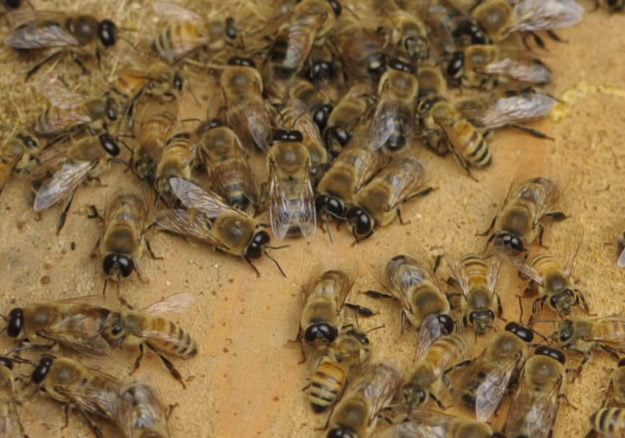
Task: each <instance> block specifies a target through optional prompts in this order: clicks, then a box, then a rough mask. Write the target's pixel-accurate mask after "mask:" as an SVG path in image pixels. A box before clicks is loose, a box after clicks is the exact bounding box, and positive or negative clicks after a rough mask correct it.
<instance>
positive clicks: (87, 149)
mask: <svg viewBox="0 0 625 438" xmlns="http://www.w3.org/2000/svg"><path fill="white" fill-rule="evenodd" d="M119 153H120V150H119V146H117V143H116V142H115V140H114V139H113V137H112V136H110V135H109V134H100V135H98V136H97V137H96V136H94V135H91V134H87V133H84V134H83V135H82V136H80V137H77V138H76V139H75V141H72V143H71V144H70V145H69V146H68V147H67V149H66V150H65V152H64V153H63V155H64V156H63V157H62V158H61V160H60V161H58V162H56V163H55V164H54V165H52V171H53V172H54V173H53V175H52V178H51V179H49V180H48V181H46V182H43V183H42V185H41V187H40V188H39V190H38V191H37V194H36V195H35V202H34V205H33V209H34V210H35V211H36V212H40V211H43V210H46V209H48V208H50V207H52V206H53V205H55V204H56V203H58V202H59V201H61V200H63V199H65V198H67V197H69V201H68V202H67V204H66V205H65V208H64V209H63V212H62V213H61V217H60V220H59V224H58V228H57V233H58V232H59V231H61V228H63V225H64V224H65V219H66V217H67V212H68V211H69V208H70V207H71V204H72V200H73V198H74V193H75V191H76V189H77V188H78V187H79V186H80V185H81V184H82V183H83V182H84V181H85V180H86V179H88V178H90V179H97V177H98V176H99V175H101V174H103V173H104V172H105V171H106V170H108V168H109V167H110V166H109V164H110V162H111V161H115V162H121V163H123V161H121V160H119V159H117V158H116V157H117V156H118V155H119Z"/></svg>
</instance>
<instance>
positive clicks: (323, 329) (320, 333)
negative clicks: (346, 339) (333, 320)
mask: <svg viewBox="0 0 625 438" xmlns="http://www.w3.org/2000/svg"><path fill="white" fill-rule="evenodd" d="M338 335H339V333H338V330H337V328H336V327H332V326H331V325H330V324H325V323H324V324H316V325H313V326H310V327H308V329H306V333H305V334H304V339H306V341H308V342H315V341H318V340H323V341H327V342H334V340H335V339H336V338H337V336H338Z"/></svg>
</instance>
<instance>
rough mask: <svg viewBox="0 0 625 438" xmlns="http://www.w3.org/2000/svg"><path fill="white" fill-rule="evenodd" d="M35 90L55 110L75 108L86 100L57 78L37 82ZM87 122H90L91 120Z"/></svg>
mask: <svg viewBox="0 0 625 438" xmlns="http://www.w3.org/2000/svg"><path fill="white" fill-rule="evenodd" d="M36 88H37V91H39V92H40V93H41V95H42V96H43V97H45V98H46V99H47V100H48V102H50V104H52V106H54V107H56V108H75V107H77V106H80V105H81V104H82V103H83V102H84V101H85V100H87V98H86V97H85V96H84V95H82V94H79V93H76V92H75V91H72V90H71V89H70V88H68V87H67V85H65V84H64V83H63V81H61V80H60V79H59V77H58V76H53V77H51V78H48V79H46V80H42V81H40V82H38V83H37V85H36ZM86 116H87V115H86V114H85V117H86ZM87 121H88V122H89V121H91V118H89V120H87Z"/></svg>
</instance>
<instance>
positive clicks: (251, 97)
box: [220, 56, 273, 152]
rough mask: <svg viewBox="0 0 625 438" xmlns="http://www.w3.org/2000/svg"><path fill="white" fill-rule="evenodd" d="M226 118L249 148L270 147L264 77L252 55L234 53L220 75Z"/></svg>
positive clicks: (269, 119)
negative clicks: (239, 55) (257, 68)
mask: <svg viewBox="0 0 625 438" xmlns="http://www.w3.org/2000/svg"><path fill="white" fill-rule="evenodd" d="M220 84H221V89H222V92H223V96H224V103H225V106H226V108H227V109H226V121H227V122H228V125H230V126H231V127H232V129H234V131H235V132H236V133H237V135H238V136H239V138H240V139H241V142H242V143H243V145H244V146H245V148H246V149H247V150H248V151H250V152H251V151H253V150H254V145H256V147H257V148H258V149H260V150H261V151H262V152H267V150H268V149H269V141H270V138H271V129H272V127H273V123H272V119H271V115H270V114H269V111H268V109H267V107H266V106H265V101H264V100H263V94H262V93H263V80H262V78H261V76H260V73H259V72H258V70H256V64H255V63H254V61H252V60H251V59H247V58H240V57H238V56H233V57H232V58H230V59H229V60H228V65H227V66H226V68H225V69H224V71H223V72H222V74H221V78H220Z"/></svg>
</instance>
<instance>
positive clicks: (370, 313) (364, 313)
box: [345, 303, 377, 317]
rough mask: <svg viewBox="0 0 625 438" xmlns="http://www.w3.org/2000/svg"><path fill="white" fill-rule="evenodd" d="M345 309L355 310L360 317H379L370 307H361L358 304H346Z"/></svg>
mask: <svg viewBox="0 0 625 438" xmlns="http://www.w3.org/2000/svg"><path fill="white" fill-rule="evenodd" d="M345 307H347V308H348V309H351V310H353V311H354V312H356V313H358V314H359V315H360V316H365V317H369V316H373V315H377V314H376V313H375V312H374V311H373V310H371V309H369V308H368V307H363V306H359V305H357V304H352V303H345Z"/></svg>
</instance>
